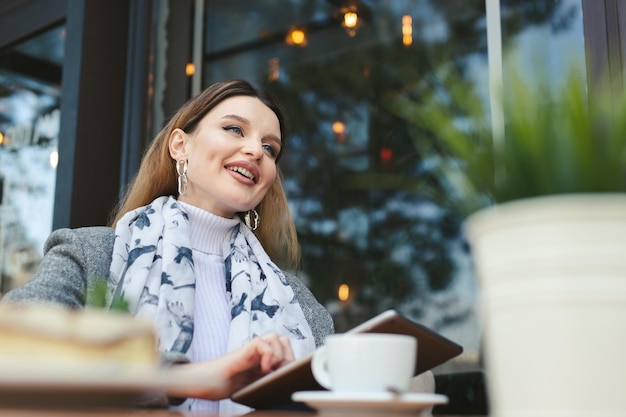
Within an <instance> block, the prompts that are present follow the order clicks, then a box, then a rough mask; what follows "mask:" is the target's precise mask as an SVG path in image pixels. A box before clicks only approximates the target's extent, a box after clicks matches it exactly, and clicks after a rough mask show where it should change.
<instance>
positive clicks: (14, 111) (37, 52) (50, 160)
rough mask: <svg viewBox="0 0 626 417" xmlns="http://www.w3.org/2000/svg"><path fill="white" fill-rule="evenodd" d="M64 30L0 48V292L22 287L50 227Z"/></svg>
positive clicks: (34, 265)
mask: <svg viewBox="0 0 626 417" xmlns="http://www.w3.org/2000/svg"><path fill="white" fill-rule="evenodd" d="M63 45H64V28H63V27H59V28H55V29H53V30H50V31H48V32H46V33H43V34H41V35H38V36H37V37H35V38H33V39H30V40H28V41H25V42H22V43H20V44H18V45H16V46H14V47H12V48H10V49H8V50H4V51H0V134H1V135H2V140H1V141H0V271H1V273H2V275H1V287H0V293H3V292H6V291H7V290H9V289H11V288H13V287H16V286H20V285H23V284H24V283H25V282H26V281H27V280H28V279H29V278H30V277H31V276H32V274H33V273H34V272H35V270H36V269H37V267H38V265H39V262H40V261H41V257H42V256H43V243H44V241H45V239H46V237H47V236H48V235H49V234H50V232H51V230H52V211H53V204H54V190H55V181H56V165H57V163H58V151H57V144H58V139H59V123H60V92H61V68H62V60H63Z"/></svg>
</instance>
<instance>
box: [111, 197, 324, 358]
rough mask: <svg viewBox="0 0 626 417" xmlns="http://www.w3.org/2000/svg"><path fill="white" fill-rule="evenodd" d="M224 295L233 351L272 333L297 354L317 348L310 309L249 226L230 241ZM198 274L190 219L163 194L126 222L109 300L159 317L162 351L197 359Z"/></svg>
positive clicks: (118, 232) (118, 237)
mask: <svg viewBox="0 0 626 417" xmlns="http://www.w3.org/2000/svg"><path fill="white" fill-rule="evenodd" d="M223 253H225V254H228V255H227V256H226V258H225V260H224V263H225V266H226V292H227V295H228V297H229V299H230V305H231V316H232V321H231V325H230V331H229V339H228V351H232V350H234V349H237V348H239V347H241V346H243V345H245V344H246V343H247V342H249V341H250V340H251V339H252V338H253V337H256V336H262V335H264V334H266V333H269V332H275V333H277V334H279V335H286V336H288V337H289V338H290V341H291V347H292V349H293V352H294V355H295V357H296V359H297V358H301V357H303V356H305V355H307V354H308V353H310V352H312V351H313V350H314V349H315V341H314V339H313V335H312V333H311V329H310V327H309V325H308V323H307V321H306V318H305V316H304V313H303V312H302V309H301V308H300V305H299V304H298V301H297V299H296V298H295V295H294V293H293V290H292V288H291V286H290V285H289V283H288V282H287V279H286V278H285V276H284V274H283V273H282V272H281V271H280V269H279V268H278V267H277V266H276V265H274V263H273V262H272V261H271V260H270V258H269V256H268V255H267V254H266V253H265V251H264V250H263V247H262V246H261V243H260V242H259V241H258V239H257V238H256V236H255V235H254V234H253V233H252V231H250V230H249V229H248V227H247V226H245V224H243V223H241V222H240V223H239V224H238V225H237V226H235V227H234V228H233V231H232V234H231V235H230V236H229V238H227V239H226V241H225V242H224V252H223ZM194 291H195V275H194V268H193V258H192V252H191V245H190V238H189V218H188V216H187V213H186V212H185V211H183V209H182V208H181V207H180V205H179V204H178V202H177V201H176V199H175V198H174V197H171V196H170V197H165V196H164V197H159V198H157V199H156V200H154V201H153V202H152V203H150V204H149V205H147V206H145V207H140V208H138V209H136V210H133V211H131V212H129V213H127V214H126V215H124V217H122V218H121V219H120V221H119V222H118V223H117V227H116V228H115V244H114V247H113V260H112V263H111V274H110V278H109V293H108V296H109V297H108V301H109V305H110V303H111V302H112V300H114V299H116V298H119V297H121V298H123V299H124V300H126V301H127V302H128V303H129V306H130V311H131V312H132V313H133V314H135V315H136V316H142V317H149V318H151V319H153V320H154V322H155V324H156V328H157V333H158V338H159V349H160V350H161V351H163V352H181V353H185V354H187V355H188V356H189V357H190V356H191V352H190V347H191V340H192V338H193V326H194V321H193V312H194Z"/></svg>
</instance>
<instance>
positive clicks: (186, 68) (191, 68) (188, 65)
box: [185, 62, 196, 77]
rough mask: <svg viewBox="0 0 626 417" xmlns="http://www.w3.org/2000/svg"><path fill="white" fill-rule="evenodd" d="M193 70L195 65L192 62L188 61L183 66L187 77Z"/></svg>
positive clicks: (194, 70)
mask: <svg viewBox="0 0 626 417" xmlns="http://www.w3.org/2000/svg"><path fill="white" fill-rule="evenodd" d="M195 72H196V66H195V65H194V64H193V63H192V62H190V63H188V64H187V66H185V74H187V77H191V76H192V75H193V74H194V73H195Z"/></svg>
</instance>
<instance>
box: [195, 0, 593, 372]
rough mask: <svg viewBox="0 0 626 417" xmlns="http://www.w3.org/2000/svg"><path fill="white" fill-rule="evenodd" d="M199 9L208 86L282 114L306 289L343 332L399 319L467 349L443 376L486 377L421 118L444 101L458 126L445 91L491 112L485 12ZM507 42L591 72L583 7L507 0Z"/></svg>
mask: <svg viewBox="0 0 626 417" xmlns="http://www.w3.org/2000/svg"><path fill="white" fill-rule="evenodd" d="M342 4H345V5H346V6H344V7H342V6H341V5H342ZM349 4H350V5H352V6H348V5H349ZM204 10H205V29H204V33H205V38H204V52H205V55H204V61H203V85H204V86H207V85H209V84H210V83H212V82H215V81H218V80H221V79H226V78H245V79H248V80H250V81H252V82H254V83H255V84H257V85H260V86H263V87H264V88H267V89H269V90H270V91H271V92H273V93H274V95H275V96H277V98H278V99H279V101H280V102H281V103H282V104H283V106H284V107H285V109H286V111H287V114H288V118H289V126H288V132H289V137H288V138H287V154H286V155H285V158H284V159H283V160H281V163H280V165H281V169H282V171H283V173H284V176H285V185H286V190H287V194H288V198H289V201H290V205H291V209H292V212H293V214H294V217H295V221H296V224H297V228H298V232H299V237H300V242H301V245H302V249H303V258H302V265H301V271H300V274H299V275H300V276H301V277H302V278H304V279H305V280H306V283H307V284H308V285H309V287H310V288H311V289H312V291H313V292H314V293H315V295H316V296H317V297H318V299H319V300H320V301H321V302H322V303H323V304H324V305H325V306H326V307H327V308H328V309H329V311H330V312H331V313H332V314H333V316H334V319H335V323H336V327H337V331H340V332H341V331H345V330H347V329H349V328H351V327H354V326H355V325H357V324H359V323H361V322H362V321H364V320H365V319H367V318H369V317H372V316H373V315H375V314H377V313H379V312H381V311H383V310H385V309H388V308H395V309H397V310H399V311H401V312H403V313H405V314H406V315H408V316H409V317H411V318H413V319H414V320H416V321H419V322H421V323H424V324H425V325H427V326H429V327H431V328H432V329H434V330H435V331H437V332H440V333H441V334H443V335H445V336H447V337H449V338H451V339H453V340H455V341H457V342H458V343H460V344H462V345H463V346H464V348H465V353H464V355H463V356H462V357H461V358H458V359H457V360H455V361H452V362H451V363H448V364H445V365H444V366H445V367H446V369H451V368H452V369H456V370H459V369H475V368H476V367H478V366H479V362H480V361H479V352H480V344H481V343H480V337H481V329H480V318H479V308H478V305H477V297H478V289H477V288H476V284H475V280H474V276H473V270H472V263H471V255H470V250H469V248H468V246H467V244H466V242H465V241H464V239H463V236H462V220H463V219H462V218H461V217H460V216H459V215H458V214H457V213H456V212H455V211H453V210H452V209H451V207H449V206H448V204H447V201H448V200H449V198H450V196H449V195H448V194H449V193H450V190H449V189H447V188H446V187H445V186H443V185H440V186H437V184H436V181H437V179H436V178H435V176H434V172H435V171H436V169H437V167H438V165H439V163H440V159H439V152H438V151H439V150H438V148H437V145H438V144H437V138H436V134H433V133H432V132H430V131H428V130H427V129H425V128H424V126H423V125H424V123H423V120H421V119H420V117H424V115H428V114H429V113H428V112H429V111H431V110H432V109H431V107H429V106H430V104H431V103H433V102H435V101H437V102H438V103H440V104H441V103H443V104H446V103H447V104H446V105H447V107H448V110H449V111H450V113H451V114H455V112H456V109H455V107H454V102H453V101H450V100H448V99H449V97H450V96H451V95H452V92H451V90H450V88H451V85H452V84H451V80H456V81H460V82H462V83H463V85H465V86H468V87H470V88H471V90H472V92H473V95H474V96H475V97H476V98H477V99H478V100H479V101H482V103H483V104H484V107H485V109H487V110H488V108H489V105H488V104H489V103H488V97H489V91H488V85H489V82H488V81H489V80H488V72H487V67H488V66H487V23H486V15H485V1H484V0H464V1H441V0H430V1H429V0H424V1H419V2H416V1H412V0H393V1H385V2H379V1H373V0H361V1H357V2H345V3H344V2H336V1H327V0H317V1H308V0H291V1H285V2H282V1H281V2H277V1H272V0H254V1H240V2H229V1H221V0H207V1H206V3H205V8H204ZM349 13H356V19H355V15H353V14H349ZM352 23H354V25H353V26H352ZM502 28H503V29H502V31H503V37H504V40H505V44H506V45H510V46H511V47H512V48H517V50H518V51H519V52H518V53H519V54H526V53H527V52H533V53H535V54H536V55H537V56H538V58H539V59H543V61H541V62H543V63H544V65H546V66H547V67H548V68H550V70H552V71H554V73H555V74H556V75H558V74H559V72H560V71H562V67H561V63H562V60H563V59H569V58H570V57H572V59H574V60H578V61H577V62H584V50H583V49H582V48H581V47H580V46H581V40H582V17H581V5H580V1H573V0H572V1H570V0H562V1H558V0H557V1H550V2H546V1H538V2H525V1H506V0H503V1H502ZM516 44H517V45H516ZM564 44H567V45H574V47H573V48H567V49H565V48H563V47H562V45H564ZM524 51H526V52H524ZM534 70H535V67H534V66H532V65H529V66H528V67H527V68H526V67H525V68H524V71H530V72H532V71H534ZM485 114H486V117H488V114H487V113H485ZM433 116H436V114H433ZM451 122H452V123H458V124H461V125H462V124H463V123H468V122H469V121H468V120H465V119H463V117H462V114H458V115H457V116H456V117H454V119H452V120H451ZM433 184H434V185H435V186H433Z"/></svg>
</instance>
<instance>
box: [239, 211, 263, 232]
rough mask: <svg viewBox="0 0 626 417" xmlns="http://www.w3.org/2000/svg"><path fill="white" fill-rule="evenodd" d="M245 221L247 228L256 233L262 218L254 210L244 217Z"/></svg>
mask: <svg viewBox="0 0 626 417" xmlns="http://www.w3.org/2000/svg"><path fill="white" fill-rule="evenodd" d="M243 221H244V222H245V223H246V226H248V227H249V228H250V230H252V231H255V230H256V229H257V227H259V223H260V222H261V217H260V216H259V213H257V211H256V210H255V209H252V210H250V211H248V212H247V213H246V214H245V215H244V216H243Z"/></svg>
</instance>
